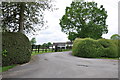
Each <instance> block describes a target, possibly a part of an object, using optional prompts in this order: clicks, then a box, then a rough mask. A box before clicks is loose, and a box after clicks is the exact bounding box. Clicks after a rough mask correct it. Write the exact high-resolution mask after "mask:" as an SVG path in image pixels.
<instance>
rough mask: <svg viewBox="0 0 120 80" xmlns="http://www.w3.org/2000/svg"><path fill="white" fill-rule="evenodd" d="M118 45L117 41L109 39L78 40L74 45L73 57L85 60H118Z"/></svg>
mask: <svg viewBox="0 0 120 80" xmlns="http://www.w3.org/2000/svg"><path fill="white" fill-rule="evenodd" d="M117 44H118V43H117V41H113V40H108V39H99V40H94V39H91V38H85V39H80V38H77V39H76V40H75V41H74V43H73V48H72V51H73V52H72V55H74V56H79V57H85V58H97V57H107V58H116V57H118V46H117ZM119 49H120V48H119Z"/></svg>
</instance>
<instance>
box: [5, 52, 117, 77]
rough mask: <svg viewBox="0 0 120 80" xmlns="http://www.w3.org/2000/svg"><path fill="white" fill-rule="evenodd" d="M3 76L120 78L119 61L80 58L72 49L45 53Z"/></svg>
mask: <svg viewBox="0 0 120 80" xmlns="http://www.w3.org/2000/svg"><path fill="white" fill-rule="evenodd" d="M3 78H118V61H117V60H109V59H90V58H79V57H75V56H72V55H71V51H66V52H55V53H45V54H39V55H37V56H34V57H33V58H32V60H31V61H30V62H29V63H27V64H23V65H19V66H16V67H14V68H13V69H10V70H9V71H6V72H4V73H3Z"/></svg>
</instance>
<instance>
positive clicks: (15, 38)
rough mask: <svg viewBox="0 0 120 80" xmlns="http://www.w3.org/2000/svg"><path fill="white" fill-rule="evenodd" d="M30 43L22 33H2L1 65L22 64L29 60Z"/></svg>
mask: <svg viewBox="0 0 120 80" xmlns="http://www.w3.org/2000/svg"><path fill="white" fill-rule="evenodd" d="M31 53H32V52H31V45H30V41H29V39H28V38H27V37H26V36H25V35H24V34H22V33H18V32H14V33H13V32H4V33H2V66H8V65H13V64H23V63H26V62H29V61H30V58H31Z"/></svg>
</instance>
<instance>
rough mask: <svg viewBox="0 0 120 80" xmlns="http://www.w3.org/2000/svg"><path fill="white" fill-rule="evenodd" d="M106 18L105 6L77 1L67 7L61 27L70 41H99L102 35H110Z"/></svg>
mask: <svg viewBox="0 0 120 80" xmlns="http://www.w3.org/2000/svg"><path fill="white" fill-rule="evenodd" d="M106 18H107V12H106V11H105V9H104V8H103V5H101V6H100V7H98V6H97V3H95V2H84V1H81V2H77V1H76V2H72V3H71V6H70V7H66V10H65V15H63V17H62V18H61V19H60V26H61V28H62V31H63V32H65V33H66V34H68V35H69V37H68V38H69V39H70V40H74V39H75V38H86V37H88V38H94V39H99V38H101V36H102V34H106V33H108V29H107V25H106ZM73 35H75V36H74V37H73Z"/></svg>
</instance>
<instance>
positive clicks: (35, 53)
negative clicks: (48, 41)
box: [31, 49, 71, 56]
mask: <svg viewBox="0 0 120 80" xmlns="http://www.w3.org/2000/svg"><path fill="white" fill-rule="evenodd" d="M63 51H71V50H70V49H65V50H62V51H60V52H63ZM52 52H55V51H47V52H45V51H44V52H42V51H39V52H35V51H33V52H32V54H31V55H32V56H34V55H37V54H43V53H52Z"/></svg>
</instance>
